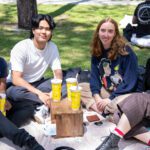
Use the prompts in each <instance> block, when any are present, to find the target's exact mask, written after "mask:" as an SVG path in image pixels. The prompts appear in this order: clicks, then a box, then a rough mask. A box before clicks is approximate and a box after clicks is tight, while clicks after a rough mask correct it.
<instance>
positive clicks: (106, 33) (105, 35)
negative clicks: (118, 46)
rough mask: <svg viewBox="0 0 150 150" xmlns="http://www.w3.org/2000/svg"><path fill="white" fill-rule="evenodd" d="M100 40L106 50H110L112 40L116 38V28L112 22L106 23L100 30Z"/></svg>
mask: <svg viewBox="0 0 150 150" xmlns="http://www.w3.org/2000/svg"><path fill="white" fill-rule="evenodd" d="M98 34H99V39H100V40H101V42H102V44H103V47H104V48H105V49H108V48H110V46H111V43H112V40H113V39H114V37H115V34H116V33H115V26H114V24H112V23H111V22H104V23H103V24H102V25H101V27H100V28H99V33H98Z"/></svg>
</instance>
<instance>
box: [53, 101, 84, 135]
mask: <svg viewBox="0 0 150 150" xmlns="http://www.w3.org/2000/svg"><path fill="white" fill-rule="evenodd" d="M51 119H52V123H56V133H57V135H56V138H59V137H76V136H83V111H82V110H81V109H80V110H77V111H73V110H72V109H71V101H69V100H67V99H64V100H61V101H60V102H52V103H51Z"/></svg>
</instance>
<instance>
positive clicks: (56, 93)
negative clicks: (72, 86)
mask: <svg viewBox="0 0 150 150" xmlns="http://www.w3.org/2000/svg"><path fill="white" fill-rule="evenodd" d="M51 83H52V100H53V101H54V102H59V101H60V100H61V84H62V80H61V79H52V80H51Z"/></svg>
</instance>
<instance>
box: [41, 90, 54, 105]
mask: <svg viewBox="0 0 150 150" xmlns="http://www.w3.org/2000/svg"><path fill="white" fill-rule="evenodd" d="M38 97H39V99H40V100H41V101H42V102H43V103H44V105H46V106H50V99H51V97H50V93H43V92H40V93H39V94H38Z"/></svg>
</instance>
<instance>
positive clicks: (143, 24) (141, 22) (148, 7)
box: [134, 1, 150, 37]
mask: <svg viewBox="0 0 150 150" xmlns="http://www.w3.org/2000/svg"><path fill="white" fill-rule="evenodd" d="M134 16H135V17H136V18H137V24H138V26H137V31H136V36H137V37H142V36H145V35H150V1H145V2H143V3H140V4H139V5H138V6H137V7H136V9H135V12H134Z"/></svg>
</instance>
